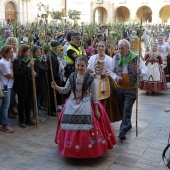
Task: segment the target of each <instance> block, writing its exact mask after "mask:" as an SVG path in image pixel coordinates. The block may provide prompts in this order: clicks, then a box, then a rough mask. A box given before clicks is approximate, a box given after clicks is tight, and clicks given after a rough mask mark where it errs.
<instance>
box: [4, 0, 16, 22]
mask: <svg viewBox="0 0 170 170" xmlns="http://www.w3.org/2000/svg"><path fill="white" fill-rule="evenodd" d="M5 21H6V22H7V23H14V22H16V21H17V9H16V5H15V4H14V2H12V1H10V2H8V3H7V4H6V5H5Z"/></svg>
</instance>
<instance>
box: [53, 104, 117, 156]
mask: <svg viewBox="0 0 170 170" xmlns="http://www.w3.org/2000/svg"><path fill="white" fill-rule="evenodd" d="M66 104H67V102H66V103H65V105H66ZM91 106H92V123H93V128H92V129H91V130H63V129H61V121H62V116H63V113H64V110H65V106H64V108H63V110H62V111H61V114H60V117H59V121H58V127H57V131H56V136H55V143H56V144H58V150H59V152H60V153H61V155H62V156H64V157H68V158H95V157H99V156H101V155H103V154H105V153H106V152H107V150H108V149H112V148H113V145H115V144H116V138H115V135H114V132H113V129H112V127H111V124H110V121H109V118H108V116H107V113H106V110H105V109H104V107H103V106H102V104H101V103H100V102H99V104H98V108H99V112H100V114H101V117H100V119H96V117H95V115H94V105H93V104H92V102H91Z"/></svg>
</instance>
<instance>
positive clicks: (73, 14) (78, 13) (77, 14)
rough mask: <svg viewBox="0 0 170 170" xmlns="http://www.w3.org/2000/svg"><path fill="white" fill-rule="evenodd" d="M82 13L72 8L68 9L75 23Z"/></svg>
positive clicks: (69, 15)
mask: <svg viewBox="0 0 170 170" xmlns="http://www.w3.org/2000/svg"><path fill="white" fill-rule="evenodd" d="M80 14H81V12H80V11H76V10H71V9H69V10H68V17H69V18H70V19H72V20H73V21H74V23H75V21H76V20H79V19H80Z"/></svg>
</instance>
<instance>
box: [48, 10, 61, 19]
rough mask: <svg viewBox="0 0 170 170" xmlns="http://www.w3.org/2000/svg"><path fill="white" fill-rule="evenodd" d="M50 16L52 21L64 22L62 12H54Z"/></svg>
mask: <svg viewBox="0 0 170 170" xmlns="http://www.w3.org/2000/svg"><path fill="white" fill-rule="evenodd" d="M50 14H51V18H52V19H56V20H62V17H63V14H62V12H60V11H54V10H53V11H52V12H51V13H50Z"/></svg>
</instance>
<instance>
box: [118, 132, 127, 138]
mask: <svg viewBox="0 0 170 170" xmlns="http://www.w3.org/2000/svg"><path fill="white" fill-rule="evenodd" d="M118 138H119V139H120V140H126V136H125V135H123V134H121V133H120V134H119V136H118Z"/></svg>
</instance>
